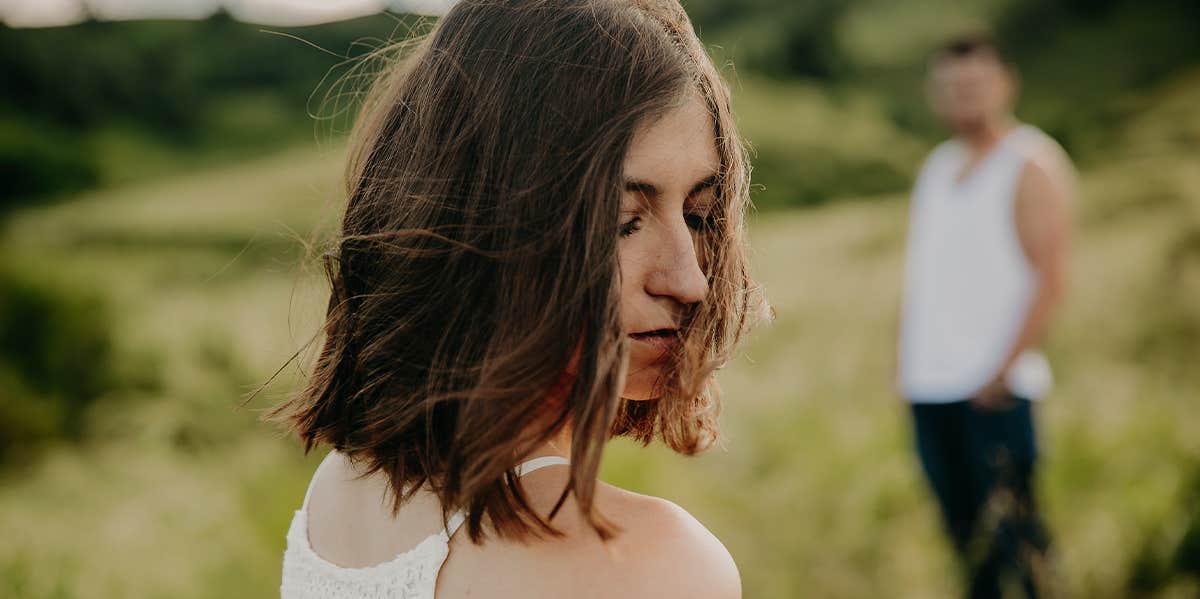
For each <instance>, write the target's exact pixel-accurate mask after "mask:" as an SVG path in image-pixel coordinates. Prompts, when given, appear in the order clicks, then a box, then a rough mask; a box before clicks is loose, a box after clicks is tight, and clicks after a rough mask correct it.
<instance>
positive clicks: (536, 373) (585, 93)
mask: <svg viewBox="0 0 1200 599" xmlns="http://www.w3.org/2000/svg"><path fill="white" fill-rule="evenodd" d="M691 93H695V94H697V95H698V97H700V98H702V99H703V100H704V102H705V103H706V104H707V105H708V108H709V110H710V111H711V113H712V116H713V120H714V127H715V130H714V132H713V133H714V140H715V143H716V146H717V151H718V153H719V155H720V157H721V163H722V169H721V171H720V176H719V181H718V185H717V188H718V192H717V196H718V198H719V200H720V201H718V202H717V206H716V207H715V208H714V213H713V215H712V218H711V219H710V221H709V224H708V225H707V227H706V229H705V230H704V231H703V233H702V234H701V238H700V241H699V243H700V246H701V248H700V250H701V252H700V254H699V255H701V256H702V264H703V266H704V268H705V270H706V272H707V275H708V278H709V286H710V291H709V294H708V297H707V299H706V300H705V301H704V302H702V303H700V304H698V305H697V306H695V307H694V308H693V309H692V311H691V313H690V314H689V315H688V317H687V319H686V321H685V325H684V327H683V329H682V332H681V334H682V335H683V337H684V339H683V343H681V347H682V348H683V349H681V351H680V352H679V355H677V356H675V357H674V359H673V360H672V367H671V368H669V369H668V370H669V372H670V374H669V375H667V376H664V377H663V379H662V380H661V381H660V385H661V387H660V388H661V390H662V394H661V396H660V398H659V399H657V400H650V401H644V402H632V401H624V400H622V399H621V397H620V392H621V389H620V388H619V383H620V381H622V380H623V377H624V372H623V368H624V363H625V356H626V346H625V340H624V336H623V335H622V333H621V331H620V322H619V320H618V313H619V311H618V301H619V289H620V285H619V280H618V277H619V274H618V269H617V261H616V260H617V245H616V242H617V239H618V226H619V222H618V221H619V216H618V215H619V210H620V208H619V206H620V200H621V194H622V185H621V180H622V163H623V160H624V156H625V153H626V149H627V147H628V146H629V144H630V140H631V138H632V137H633V135H634V132H635V130H636V129H637V128H638V127H639V125H642V124H644V123H645V122H647V121H648V120H652V119H654V118H655V117H656V116H658V115H661V114H663V113H664V112H665V111H667V110H669V109H670V108H671V107H672V106H675V105H678V103H679V102H680V100H681V99H682V98H684V97H686V95H687V94H691ZM747 185H748V167H747V165H746V162H745V159H744V155H743V150H742V147H741V143H740V141H739V138H738V136H737V134H736V132H735V130H734V125H733V121H732V116H731V114H730V109H729V93H728V89H727V88H726V86H725V85H724V83H723V82H722V81H721V80H720V78H719V76H718V74H717V72H716V70H715V69H714V67H713V65H712V63H711V62H710V60H709V58H708V57H707V55H706V54H705V52H704V50H703V48H702V47H701V45H700V42H699V40H698V39H697V38H696V35H695V33H694V31H693V30H692V27H691V24H690V23H689V21H688V19H687V16H686V15H685V14H684V12H683V10H682V8H681V7H680V6H679V4H678V3H677V2H676V1H674V0H626V1H618V0H508V1H501V0H486V1H480V0H466V1H463V2H460V3H458V4H457V5H456V6H455V7H454V8H453V9H451V10H450V11H449V13H448V14H446V15H445V16H444V17H443V18H442V19H441V20H440V22H439V23H438V24H437V26H436V27H435V28H434V29H433V31H432V32H431V33H430V34H429V35H428V36H427V37H426V38H425V39H424V40H423V41H422V42H421V43H420V44H419V45H418V46H417V47H416V49H415V50H414V51H412V53H411V54H410V55H408V56H404V57H402V58H401V59H400V60H399V62H398V63H396V64H395V65H394V66H392V67H389V70H388V72H386V73H385V74H384V76H383V77H382V78H381V79H380V80H379V82H378V83H377V84H376V86H375V87H374V89H373V91H372V93H371V95H370V96H369V99H368V100H367V102H366V105H365V106H364V109H363V112H362V114H361V115H360V117H359V121H358V123H357V125H356V130H355V135H354V138H353V140H352V146H351V159H350V163H349V167H348V170H347V187H348V189H347V192H348V195H349V201H348V205H347V207H346V211H345V216H344V220H343V225H342V231H341V235H340V238H339V240H338V243H337V247H336V249H335V250H333V251H331V252H330V253H329V254H328V255H327V263H326V270H327V273H328V277H329V281H330V284H331V287H332V293H331V296H330V299H329V307H328V312H327V317H326V323H325V326H324V341H323V348H322V350H321V352H320V354H319V356H318V358H317V361H316V364H315V366H314V368H313V371H312V375H311V377H310V379H309V381H308V384H307V386H306V387H305V388H304V389H303V390H301V391H300V392H298V393H297V394H295V395H294V396H293V397H291V398H290V399H289V400H288V401H287V402H285V403H284V404H282V405H280V406H278V407H276V408H275V409H274V410H273V411H272V412H271V413H270V414H269V415H268V416H269V417H271V418H274V419H277V420H281V421H283V422H286V423H287V424H288V426H289V427H290V428H291V429H293V430H294V431H295V432H297V433H298V434H299V435H300V437H301V438H303V439H304V441H305V450H306V451H308V450H311V449H312V448H313V447H314V446H315V445H316V444H319V443H324V444H328V445H331V446H333V447H335V448H336V449H337V450H338V451H340V452H342V453H344V454H345V455H347V456H348V457H349V458H350V459H351V460H353V461H355V462H356V463H358V464H360V465H361V466H362V467H363V468H364V470H365V471H366V472H368V473H373V472H379V471H381V472H383V473H384V474H386V475H387V477H388V479H389V481H390V485H391V487H392V489H393V491H394V492H395V496H394V504H393V509H395V510H399V508H400V506H401V505H402V503H403V502H404V501H405V500H406V499H407V498H408V497H410V496H411V495H412V494H413V493H414V492H416V491H417V489H419V488H421V487H422V486H428V488H430V489H432V490H433V491H434V492H435V493H436V494H437V495H438V497H439V499H440V500H441V503H442V505H443V509H444V510H445V511H446V514H448V513H449V512H450V511H451V510H453V509H457V508H460V507H465V508H466V509H467V510H468V514H469V516H468V519H467V524H468V531H469V534H470V536H471V538H472V539H473V540H475V541H479V540H481V539H482V536H483V534H484V529H483V525H484V522H485V517H486V521H487V522H488V523H489V525H490V526H491V527H492V528H493V529H494V531H495V532H496V533H497V534H499V535H501V536H513V537H516V538H522V537H523V535H524V534H526V533H534V534H541V533H548V534H557V531H556V530H555V529H554V528H552V527H551V526H550V525H549V523H548V522H546V521H545V520H542V519H541V518H540V517H538V516H537V515H536V514H534V513H533V512H532V511H531V509H530V507H529V505H528V504H527V503H526V500H525V498H524V497H523V496H522V494H521V490H520V487H519V486H518V485H517V484H516V482H515V478H514V477H513V475H512V468H513V467H514V465H515V463H516V461H517V460H519V459H520V458H521V457H523V456H524V455H527V454H528V453H529V452H530V451H533V450H535V449H536V448H538V447H539V446H541V445H542V444H544V443H546V442H547V441H548V440H550V439H552V438H553V436H554V435H555V434H556V433H557V432H559V431H560V430H562V428H563V427H564V426H566V425H568V424H569V425H570V426H571V427H572V432H573V435H574V436H573V442H572V447H571V450H570V454H571V473H570V481H569V483H568V486H567V488H566V489H565V490H564V492H563V495H562V497H561V498H560V500H559V506H561V505H562V501H563V500H565V498H566V496H567V493H573V494H574V495H575V497H576V500H577V501H578V504H579V506H580V508H581V509H582V511H583V514H584V515H585V517H586V518H587V519H588V521H589V522H590V523H591V525H592V526H593V527H594V528H595V529H596V530H597V532H599V533H600V534H601V535H602V536H604V537H605V538H607V537H608V536H609V535H610V534H611V533H612V532H613V527H612V525H611V523H609V522H608V521H606V520H605V519H604V518H603V516H602V515H600V514H599V513H597V512H596V510H595V509H594V507H593V497H594V493H595V485H596V478H597V472H598V469H599V465H600V456H601V451H602V449H603V446H604V444H605V442H606V441H607V440H608V439H609V438H610V437H611V436H612V435H627V436H631V437H634V438H636V439H638V440H640V441H641V442H643V443H649V442H650V441H651V440H653V439H655V438H660V439H662V440H663V441H665V442H666V443H667V444H668V445H669V446H670V447H672V448H674V449H675V450H676V451H680V452H684V453H694V452H696V451H699V450H701V449H703V448H704V447H706V446H707V445H708V444H709V443H711V441H712V440H713V439H714V437H715V434H716V423H715V419H716V406H717V395H716V388H715V386H714V383H713V381H712V373H713V371H714V370H715V369H716V368H717V367H719V366H720V365H722V364H724V363H725V362H726V361H727V360H728V358H729V355H730V352H731V350H732V349H733V347H734V345H735V344H736V343H737V341H738V340H739V338H740V337H741V336H742V334H743V332H744V331H745V329H746V328H747V324H748V316H749V315H751V314H754V313H755V311H756V306H755V305H754V302H755V300H753V299H752V298H755V297H757V295H756V293H755V290H754V287H753V283H752V281H751V279H750V277H749V276H748V274H747V270H746V258H745V255H744V250H743V247H742V230H743V213H744V210H745V207H746V203H747ZM568 373H569V374H568ZM556 509H557V508H556Z"/></svg>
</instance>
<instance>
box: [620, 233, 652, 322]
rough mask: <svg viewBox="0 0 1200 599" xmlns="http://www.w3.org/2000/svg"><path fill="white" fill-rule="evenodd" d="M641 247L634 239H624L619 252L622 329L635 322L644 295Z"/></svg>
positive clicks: (644, 274)
mask: <svg viewBox="0 0 1200 599" xmlns="http://www.w3.org/2000/svg"><path fill="white" fill-rule="evenodd" d="M639 249H640V248H639V247H638V244H637V243H636V240H634V239H628V240H622V242H621V246H620V250H619V251H618V253H617V264H618V274H619V275H620V277H621V280H620V285H621V329H622V330H629V327H630V326H631V325H633V324H634V321H635V319H634V315H635V314H637V313H638V309H639V302H640V301H641V297H642V289H643V285H642V282H643V280H644V279H645V276H646V270H645V261H644V260H641V259H639V258H640V257H641V254H640V253H639Z"/></svg>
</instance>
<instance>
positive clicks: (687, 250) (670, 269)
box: [646, 218, 708, 304]
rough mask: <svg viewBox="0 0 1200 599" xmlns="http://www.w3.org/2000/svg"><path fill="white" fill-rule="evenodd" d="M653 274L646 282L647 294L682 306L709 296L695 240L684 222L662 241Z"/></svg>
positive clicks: (681, 220) (681, 221) (706, 278)
mask: <svg viewBox="0 0 1200 599" xmlns="http://www.w3.org/2000/svg"><path fill="white" fill-rule="evenodd" d="M656 258H657V259H656V260H655V268H654V271H653V272H652V273H651V274H650V276H649V277H647V279H646V292H647V293H649V294H650V295H652V296H656V297H667V298H670V299H673V300H675V301H677V302H679V303H681V304H696V303H699V302H701V301H704V298H705V296H707V295H708V277H706V276H705V275H704V271H703V270H701V269H700V261H699V260H698V259H697V257H696V239H695V237H693V233H692V230H691V229H689V228H688V226H687V224H686V223H685V222H684V221H683V219H682V218H681V219H679V221H678V223H676V224H675V225H674V226H672V227H670V232H669V234H668V235H665V236H663V237H662V238H661V242H660V247H659V248H658V251H657V252H656Z"/></svg>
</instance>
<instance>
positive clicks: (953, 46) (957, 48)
mask: <svg viewBox="0 0 1200 599" xmlns="http://www.w3.org/2000/svg"><path fill="white" fill-rule="evenodd" d="M978 54H984V55H988V56H991V57H993V58H995V59H996V61H997V62H1000V63H1004V62H1006V61H1005V57H1004V52H1003V51H1002V50H1001V48H1000V43H999V42H997V41H996V38H995V37H993V36H992V35H991V34H990V33H987V32H985V31H973V32H970V33H964V34H962V35H959V36H957V37H955V38H953V39H950V40H948V41H946V42H945V43H943V44H942V45H941V46H940V47H939V48H938V49H937V52H935V53H934V56H933V58H934V60H935V61H940V60H947V59H954V58H964V57H967V56H975V55H978Z"/></svg>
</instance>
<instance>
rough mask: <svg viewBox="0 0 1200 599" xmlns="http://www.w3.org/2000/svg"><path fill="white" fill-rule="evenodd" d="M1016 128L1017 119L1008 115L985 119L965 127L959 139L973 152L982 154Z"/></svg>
mask: <svg viewBox="0 0 1200 599" xmlns="http://www.w3.org/2000/svg"><path fill="white" fill-rule="evenodd" d="M1016 126H1017V121H1016V119H1015V118H1013V117H1012V115H1007V114H1006V115H1004V116H1001V117H997V118H990V119H983V120H981V121H979V122H978V123H976V124H973V125H971V126H968V127H964V128H962V129H960V130H959V131H958V137H959V139H962V140H963V142H964V143H966V144H967V146H969V147H970V148H971V150H972V151H973V152H976V153H982V152H986V151H987V150H989V149H991V147H992V146H994V145H996V143H998V142H999V141H1000V140H1001V139H1003V138H1004V135H1005V134H1007V133H1008V132H1009V131H1011V130H1012V129H1013V127H1016Z"/></svg>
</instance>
